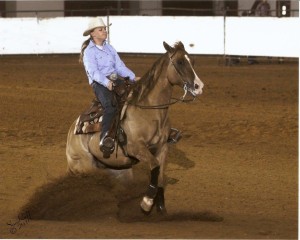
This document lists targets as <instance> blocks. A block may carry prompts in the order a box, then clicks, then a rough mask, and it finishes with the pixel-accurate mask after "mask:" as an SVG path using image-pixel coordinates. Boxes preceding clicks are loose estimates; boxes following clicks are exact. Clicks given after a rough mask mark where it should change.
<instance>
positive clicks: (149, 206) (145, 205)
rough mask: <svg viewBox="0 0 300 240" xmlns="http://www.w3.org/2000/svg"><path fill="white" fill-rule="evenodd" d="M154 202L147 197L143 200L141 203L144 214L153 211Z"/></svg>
mask: <svg viewBox="0 0 300 240" xmlns="http://www.w3.org/2000/svg"><path fill="white" fill-rule="evenodd" d="M153 203H154V200H153V198H149V197H147V196H145V197H144V198H143V200H142V201H141V208H142V210H143V211H144V212H146V213H148V212H150V211H151V209H152V206H153Z"/></svg>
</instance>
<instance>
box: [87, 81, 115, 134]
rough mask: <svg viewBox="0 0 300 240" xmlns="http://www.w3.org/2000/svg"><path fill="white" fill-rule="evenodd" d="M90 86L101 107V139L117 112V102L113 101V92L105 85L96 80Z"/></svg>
mask: <svg viewBox="0 0 300 240" xmlns="http://www.w3.org/2000/svg"><path fill="white" fill-rule="evenodd" d="M92 87H93V90H94V93H95V95H96V97H97V99H98V101H99V102H100V103H101V105H102V107H103V116H102V132H101V135H100V139H102V137H103V134H105V133H106V132H108V131H109V130H110V127H111V125H112V123H113V121H114V118H115V116H116V113H117V103H116V102H115V97H114V94H115V93H114V92H112V91H109V90H108V89H107V88H106V87H104V86H103V85H101V84H99V83H97V82H93V83H92Z"/></svg>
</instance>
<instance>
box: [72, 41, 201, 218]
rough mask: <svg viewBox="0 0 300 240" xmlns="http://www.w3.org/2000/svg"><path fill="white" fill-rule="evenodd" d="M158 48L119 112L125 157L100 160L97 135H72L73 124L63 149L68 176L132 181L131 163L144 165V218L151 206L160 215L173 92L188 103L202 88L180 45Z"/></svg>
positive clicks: (121, 154) (120, 153) (117, 155)
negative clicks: (97, 174) (102, 174)
mask: <svg viewBox="0 0 300 240" xmlns="http://www.w3.org/2000/svg"><path fill="white" fill-rule="evenodd" d="M163 46H164V48H165V50H166V53H165V54H163V55H162V56H161V57H159V58H158V59H157V60H156V62H155V63H154V64H153V66H152V67H151V69H150V70H149V71H148V72H147V73H146V74H145V75H144V76H143V77H142V78H141V79H140V80H139V81H137V82H136V83H135V84H134V85H135V86H134V87H133V89H132V91H131V93H130V94H129V96H128V99H127V101H126V103H125V105H124V107H123V109H122V113H121V120H120V126H121V128H122V129H123V130H124V132H125V133H126V137H127V145H126V146H125V147H126V152H125V153H126V154H125V153H124V151H123V149H121V148H118V147H117V148H115V151H116V153H115V154H112V155H110V157H109V158H104V157H103V154H102V152H101V151H100V150H99V139H100V137H99V135H100V133H99V132H98V133H91V134H80V135H76V134H74V129H75V124H76V121H74V123H73V124H72V126H71V127H70V130H69V133H68V138H67V144H66V155H67V162H68V171H69V172H71V173H74V174H76V173H88V172H93V171H96V170H97V169H105V171H108V172H109V174H111V175H113V176H115V177H116V178H119V179H120V180H121V181H125V180H128V181H129V180H130V181H132V180H133V172H132V166H133V165H134V164H136V163H137V162H145V163H148V164H149V168H150V169H149V170H150V182H149V185H148V188H147V190H146V191H145V193H144V195H143V197H142V200H141V203H140V207H141V210H142V211H143V212H144V213H148V214H149V213H150V212H151V210H152V207H153V206H154V205H156V207H157V211H158V212H160V213H162V214H164V213H166V207H165V200H164V171H165V165H166V159H167V154H168V142H167V140H168V135H169V132H170V122H169V115H168V109H169V106H170V105H171V104H173V103H174V100H173V99H172V90H173V87H174V86H180V87H182V88H183V89H184V90H185V94H186V93H187V92H189V93H190V94H191V95H192V96H193V97H194V98H195V97H197V96H198V95H200V94H201V93H202V91H203V87H204V84H203V82H202V81H201V80H200V78H199V77H198V76H197V74H196V72H195V70H194V68H193V64H192V61H191V59H190V57H189V54H188V53H187V52H186V50H185V48H184V45H183V43H182V42H176V43H175V44H174V46H170V45H168V44H167V43H166V42H163ZM185 94H184V96H185ZM184 96H183V97H182V99H183V98H184ZM172 100H173V102H172Z"/></svg>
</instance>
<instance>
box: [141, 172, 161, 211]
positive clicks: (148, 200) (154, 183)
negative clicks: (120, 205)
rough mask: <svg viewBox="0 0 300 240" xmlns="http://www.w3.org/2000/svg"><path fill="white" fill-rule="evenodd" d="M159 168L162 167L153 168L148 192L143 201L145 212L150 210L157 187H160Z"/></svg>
mask: <svg viewBox="0 0 300 240" xmlns="http://www.w3.org/2000/svg"><path fill="white" fill-rule="evenodd" d="M159 169H160V167H159V166H157V167H155V168H153V169H152V170H151V178H150V184H149V186H148V189H147V191H146V194H145V196H144V197H143V200H142V202H141V208H142V209H143V210H144V211H145V212H150V211H151V208H152V206H153V204H154V199H155V197H156V194H157V189H158V175H159Z"/></svg>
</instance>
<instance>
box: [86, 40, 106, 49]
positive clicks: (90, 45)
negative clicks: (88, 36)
mask: <svg viewBox="0 0 300 240" xmlns="http://www.w3.org/2000/svg"><path fill="white" fill-rule="evenodd" d="M106 44H107V40H105V41H104V42H103V47H104V46H105V45H106ZM91 47H97V46H96V44H95V42H94V41H93V40H91V41H90V43H89V45H88V48H91Z"/></svg>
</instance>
